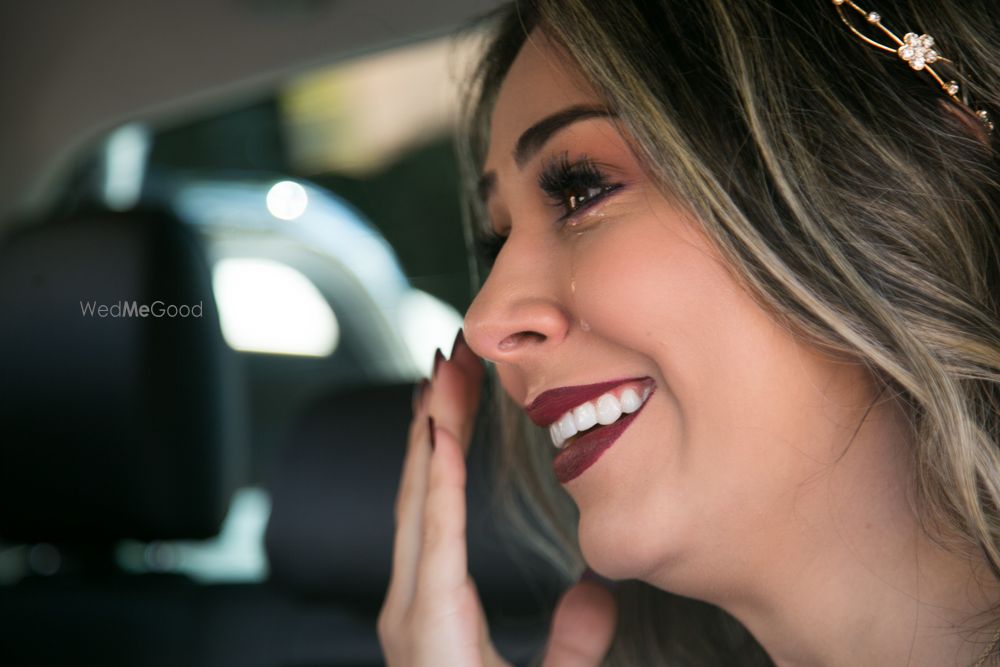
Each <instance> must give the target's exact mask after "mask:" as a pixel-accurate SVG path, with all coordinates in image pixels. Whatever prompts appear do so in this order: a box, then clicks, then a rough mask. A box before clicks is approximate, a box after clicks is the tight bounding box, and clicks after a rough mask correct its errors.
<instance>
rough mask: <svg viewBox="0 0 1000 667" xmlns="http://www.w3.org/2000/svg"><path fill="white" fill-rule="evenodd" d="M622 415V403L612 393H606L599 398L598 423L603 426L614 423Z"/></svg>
mask: <svg viewBox="0 0 1000 667" xmlns="http://www.w3.org/2000/svg"><path fill="white" fill-rule="evenodd" d="M621 416H622V404H621V403H619V402H618V399H617V398H615V397H614V396H612V395H611V394H604V395H602V396H601V397H600V398H599V399H597V423H598V424H601V425H602V426H607V425H608V424H613V423H614V422H615V421H617V419H618V418H619V417H621Z"/></svg>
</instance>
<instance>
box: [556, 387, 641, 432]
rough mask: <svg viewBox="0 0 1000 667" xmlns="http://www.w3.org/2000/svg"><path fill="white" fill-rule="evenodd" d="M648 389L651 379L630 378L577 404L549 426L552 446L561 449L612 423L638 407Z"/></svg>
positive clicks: (633, 411)
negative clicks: (628, 380)
mask: <svg viewBox="0 0 1000 667" xmlns="http://www.w3.org/2000/svg"><path fill="white" fill-rule="evenodd" d="M652 391H653V382H652V380H645V381H633V382H628V383H623V384H620V385H618V386H617V387H615V388H614V389H612V390H609V391H607V392H605V393H603V394H601V395H600V396H598V397H596V398H594V399H592V400H589V401H584V402H583V403H580V404H579V405H577V406H576V407H574V408H573V409H571V410H567V411H566V412H565V413H564V414H563V415H562V416H561V417H560V418H559V419H557V420H556V421H555V422H553V423H552V424H551V425H550V426H549V436H550V437H551V439H552V444H553V445H554V446H555V448H556V449H565V448H566V447H570V446H572V445H573V444H574V443H575V442H577V441H578V440H579V439H580V438H582V437H584V436H589V435H590V434H591V433H593V432H595V431H599V430H601V429H602V428H605V427H608V426H611V425H613V424H615V423H616V422H618V421H619V420H621V419H624V418H626V417H628V416H629V415H631V414H633V413H635V412H637V411H638V410H639V409H640V408H642V406H643V405H644V404H645V402H646V400H647V399H649V396H650V394H651V393H652Z"/></svg>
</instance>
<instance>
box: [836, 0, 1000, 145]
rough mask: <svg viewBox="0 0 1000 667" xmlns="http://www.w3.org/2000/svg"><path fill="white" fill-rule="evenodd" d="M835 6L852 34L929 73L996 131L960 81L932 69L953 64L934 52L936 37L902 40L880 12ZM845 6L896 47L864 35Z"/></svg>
mask: <svg viewBox="0 0 1000 667" xmlns="http://www.w3.org/2000/svg"><path fill="white" fill-rule="evenodd" d="M833 4H834V5H835V6H836V8H837V13H838V14H840V20H841V21H843V22H844V24H845V25H846V26H847V27H848V28H849V29H850V31H851V32H853V33H854V34H855V35H857V36H858V37H860V38H861V39H862V40H863V41H864V42H865V43H866V44H869V45H871V46H874V47H875V48H877V49H880V50H882V51H886V52H888V53H894V54H896V56H898V57H899V59H900V60H902V61H904V62H905V63H906V64H908V65H909V66H910V68H911V69H913V70H914V71H916V72H926V73H927V74H929V75H930V76H931V78H933V79H934V81H935V82H937V84H938V86H940V87H941V90H943V91H944V92H945V94H946V95H948V97H950V98H951V100H952V101H953V102H954V103H955V104H958V105H959V106H961V107H962V108H964V109H966V110H968V111H969V112H971V113H972V114H973V115H974V116H975V117H976V118H978V119H979V120H980V122H982V124H983V125H984V126H985V127H986V130H987V132H993V121H992V119H991V118H990V114H989V113H988V112H987V111H985V110H982V109H979V110H977V109H973V108H972V107H971V106H969V103H968V101H967V98H966V96H965V95H963V94H962V93H963V91H962V89H961V86H959V84H958V82H957V81H954V80H945V79H944V78H942V77H941V75H940V74H938V73H937V72H936V71H935V70H934V68H933V67H932V65H934V64H935V63H939V62H941V63H949V64H953V63H951V61H950V60H948V59H947V58H945V57H944V56H942V55H941V54H940V53H938V51H937V50H935V48H934V38H933V37H931V36H930V35H918V34H916V33H913V32H908V33H906V34H905V35H903V37H899V36H898V35H896V33H894V32H893V31H891V30H889V29H888V28H886V27H885V25H883V24H882V17H881V16H880V15H879V14H878V12H869V11H865V10H864V9H861V7H859V6H858V5H857V4H855V3H854V2H853V0H833ZM844 7H850V8H851V9H853V10H854V11H855V12H857V13H858V14H859V15H860V16H861V17H863V20H864V21H865V22H866V23H868V24H869V25H871V26H872V27H873V28H875V29H877V30H879V31H880V32H881V33H882V34H883V35H885V36H886V37H888V38H889V39H890V40H891V41H892V43H893V44H895V46H891V45H889V44H883V43H881V42H879V41H876V40H874V39H872V38H871V37H869V36H867V35H865V34H864V33H863V32H861V31H860V30H859V29H858V28H857V27H856V26H855V24H854V22H852V21H851V19H850V18H848V16H847V14H845V13H844Z"/></svg>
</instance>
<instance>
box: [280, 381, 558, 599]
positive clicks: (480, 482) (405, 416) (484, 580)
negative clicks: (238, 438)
mask: <svg viewBox="0 0 1000 667" xmlns="http://www.w3.org/2000/svg"><path fill="white" fill-rule="evenodd" d="M412 394H413V386H412V385H391V386H379V387H370V388H366V389H359V390H355V391H349V392H343V391H341V392H334V393H331V394H329V395H328V396H326V397H324V398H322V399H321V400H319V401H317V402H316V403H315V405H313V407H312V408H311V409H310V410H309V411H308V412H307V413H306V414H305V415H304V416H303V417H302V418H301V419H300V420H299V421H298V423H297V425H296V427H295V428H294V429H293V431H292V432H291V435H290V438H289V441H288V443H287V444H286V446H285V447H284V449H283V451H282V452H281V454H280V457H279V460H278V462H277V463H276V465H275V468H274V480H273V483H272V485H271V492H272V509H271V517H270V521H269V523H268V527H267V532H266V536H265V544H266V548H267V553H268V558H269V561H270V565H271V577H272V580H273V581H274V582H276V583H279V584H281V585H284V586H286V587H289V588H291V589H293V590H295V591H296V592H298V593H299V594H301V595H303V596H306V597H313V598H327V599H329V598H335V599H338V600H339V601H341V602H352V603H354V604H356V605H357V606H359V607H363V608H367V607H376V608H377V606H378V605H379V604H380V603H381V601H382V598H383V597H384V596H385V591H386V586H387V584H388V580H389V572H390V567H391V558H392V541H393V540H392V538H393V528H394V526H393V503H394V501H395V497H396V488H397V487H398V485H399V476H400V472H401V469H402V464H403V455H404V451H405V447H406V435H407V430H408V425H409V422H410V418H411V412H410V410H411V408H410V405H411V400H412ZM488 454H489V452H488V451H487V450H486V447H485V446H484V444H483V443H480V442H474V443H473V446H472V448H471V450H470V455H469V463H468V465H469V475H468V478H469V483H468V493H467V497H468V541H469V569H470V572H471V574H472V576H473V578H474V579H475V581H476V585H477V587H478V589H479V593H480V595H481V596H482V597H483V600H484V603H485V604H486V607H487V609H498V608H501V609H503V610H504V611H505V612H506V611H509V612H511V613H522V612H524V611H525V610H530V611H535V610H537V609H538V608H539V607H540V606H542V605H545V604H550V603H551V601H552V599H554V597H555V596H556V595H557V593H558V591H559V586H560V583H561V582H560V581H558V580H557V579H555V578H554V577H552V576H551V575H550V574H549V572H548V571H547V570H546V569H545V568H544V567H543V566H542V565H541V562H540V561H539V560H538V559H537V558H534V557H532V556H531V555H529V554H527V553H526V552H524V551H520V552H519V551H518V550H516V549H515V548H514V547H513V546H511V545H510V542H511V540H510V539H509V538H507V537H505V535H504V534H503V533H502V531H500V530H499V529H498V526H497V514H496V511H495V505H494V503H493V501H494V498H493V495H492V491H491V489H490V487H489V485H488V480H489V474H488V467H489V465H490V459H491V457H490V456H489V455H488Z"/></svg>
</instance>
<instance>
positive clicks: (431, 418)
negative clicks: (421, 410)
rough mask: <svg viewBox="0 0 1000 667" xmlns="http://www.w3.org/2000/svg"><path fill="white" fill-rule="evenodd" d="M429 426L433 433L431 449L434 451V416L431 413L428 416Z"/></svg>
mask: <svg viewBox="0 0 1000 667" xmlns="http://www.w3.org/2000/svg"><path fill="white" fill-rule="evenodd" d="M427 428H428V429H429V430H430V434H431V451H432V452H433V451H434V417H431V416H430V415H428V416H427Z"/></svg>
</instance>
